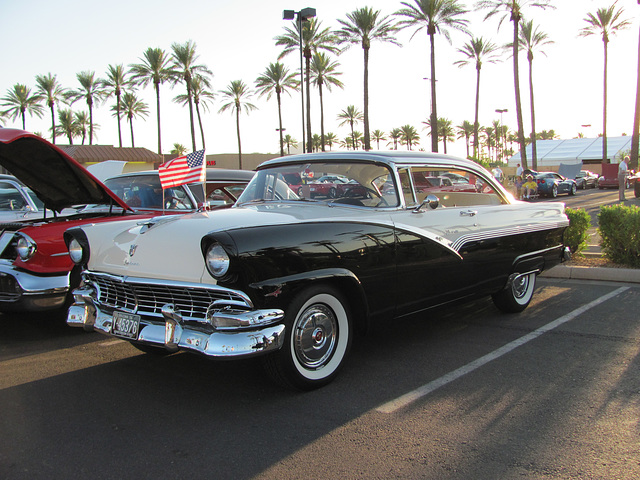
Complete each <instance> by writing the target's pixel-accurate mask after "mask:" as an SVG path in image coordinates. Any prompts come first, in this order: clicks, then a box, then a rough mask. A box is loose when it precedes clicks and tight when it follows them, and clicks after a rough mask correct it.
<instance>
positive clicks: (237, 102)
mask: <svg viewBox="0 0 640 480" xmlns="http://www.w3.org/2000/svg"><path fill="white" fill-rule="evenodd" d="M220 93H221V94H222V96H223V99H224V100H223V101H226V102H227V103H225V104H224V105H222V107H221V108H220V110H219V112H220V113H222V112H224V111H226V110H231V111H232V112H235V113H236V131H237V134H238V168H239V169H240V170H242V143H241V141H240V112H241V111H242V110H244V111H245V113H247V115H248V114H249V112H251V111H252V110H255V109H256V108H257V107H256V106H255V105H253V104H251V103H249V102H248V101H247V100H248V99H249V98H251V91H250V90H249V89H248V88H247V86H246V85H245V83H244V82H243V81H242V80H232V81H231V83H230V84H229V86H228V87H227V89H226V90H222V91H221V92H220Z"/></svg>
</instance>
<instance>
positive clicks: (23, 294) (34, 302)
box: [0, 263, 69, 311]
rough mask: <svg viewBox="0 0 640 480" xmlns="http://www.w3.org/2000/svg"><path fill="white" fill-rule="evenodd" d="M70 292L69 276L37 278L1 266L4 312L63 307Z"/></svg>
mask: <svg viewBox="0 0 640 480" xmlns="http://www.w3.org/2000/svg"><path fill="white" fill-rule="evenodd" d="M67 292H69V273H68V272H65V273H64V274H62V275H53V276H43V275H34V274H32V273H30V272H26V271H24V270H18V269H17V268H15V267H14V266H13V265H8V264H5V263H0V310H7V309H9V310H13V309H16V310H26V311H39V310H48V309H53V308H57V307H61V306H62V305H63V304H64V302H65V299H66V296H67Z"/></svg>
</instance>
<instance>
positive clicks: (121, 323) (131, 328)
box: [111, 312, 140, 340]
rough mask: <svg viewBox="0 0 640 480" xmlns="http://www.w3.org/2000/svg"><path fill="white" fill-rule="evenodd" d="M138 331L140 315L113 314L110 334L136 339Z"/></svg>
mask: <svg viewBox="0 0 640 480" xmlns="http://www.w3.org/2000/svg"><path fill="white" fill-rule="evenodd" d="M139 330H140V315H134V314H132V313H125V312H113V325H112V326H111V333H112V334H113V335H116V336H118V337H124V338H132V339H134V340H135V339H137V338H138V331H139Z"/></svg>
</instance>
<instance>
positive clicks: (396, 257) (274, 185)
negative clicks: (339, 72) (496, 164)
mask: <svg viewBox="0 0 640 480" xmlns="http://www.w3.org/2000/svg"><path fill="white" fill-rule="evenodd" d="M449 173H455V174H457V175H462V176H464V177H466V178H468V180H469V183H470V184H472V185H478V186H479V187H478V189H472V191H455V190H446V189H445V190H440V191H438V190H435V191H434V190H433V189H427V190H425V189H422V188H420V187H418V186H417V185H416V182H415V181H414V179H415V178H421V177H442V176H446V175H447V174H449ZM330 176H335V177H337V178H340V179H341V184H342V185H346V186H347V187H348V188H341V189H336V190H335V191H333V192H332V194H331V195H329V194H328V193H327V195H326V196H321V195H319V194H318V193H317V192H318V191H319V190H317V189H316V190H315V191H316V194H315V195H313V196H312V195H311V194H310V192H311V191H313V189H314V179H319V178H325V179H326V178H327V177H330ZM345 179H347V180H346V181H345ZM478 190H479V191H478ZM326 191H327V192H328V191H329V189H326ZM337 192H338V193H337ZM568 224H569V221H568V219H567V217H566V215H565V213H564V204H562V203H559V202H538V203H525V202H520V201H517V200H515V199H514V198H513V196H512V195H511V194H509V193H508V192H506V191H505V190H504V188H503V187H502V186H501V185H500V184H499V183H497V182H496V181H495V180H494V178H493V177H492V176H491V174H490V173H489V172H487V171H486V170H485V169H484V168H482V167H481V166H479V165H478V164H476V163H473V162H471V161H467V160H461V159H457V158H454V157H450V156H444V155H437V154H423V153H414V152H375V153H374V152H369V153H366V152H347V153H345V152H331V153H319V154H308V155H297V156H290V157H285V158H279V159H274V160H270V161H267V162H265V163H263V164H262V165H260V166H259V167H258V169H257V173H256V175H255V176H254V178H253V179H252V180H251V182H250V183H249V185H248V186H247V188H246V189H245V191H244V192H243V193H242V195H241V196H240V198H239V199H238V202H237V203H236V205H235V206H234V207H232V208H230V209H227V210H223V211H217V212H215V211H214V212H200V213H194V214H188V215H185V216H180V217H158V218H153V219H150V220H143V221H135V220H132V221H124V222H119V223H117V224H96V225H93V226H82V227H79V228H74V229H70V230H68V231H67V232H66V233H65V241H66V243H67V246H68V248H69V253H70V256H71V258H72V260H73V261H74V262H75V263H76V264H77V265H78V266H79V267H81V268H82V279H83V281H82V284H81V286H80V287H79V288H78V289H77V290H76V291H75V295H74V297H75V303H74V304H73V305H72V306H71V308H70V309H69V312H68V316H67V323H68V324H69V325H72V326H79V327H84V328H85V329H87V330H96V331H98V332H101V333H104V334H107V335H112V336H115V337H120V338H124V339H126V340H128V341H130V342H131V343H132V344H133V345H134V346H136V347H138V348H139V349H141V350H143V351H147V352H156V353H170V352H175V351H178V350H186V351H191V352H197V353H200V354H203V355H206V356H209V357H212V358H218V359H229V358H238V357H247V356H252V355H262V357H263V360H264V364H265V366H266V370H267V372H269V373H270V374H271V375H272V376H273V378H274V379H276V380H278V381H279V382H280V383H283V384H285V385H288V386H292V387H295V388H299V389H313V388H317V387H319V386H322V385H324V384H326V383H328V382H330V381H331V380H333V379H334V377H335V376H336V374H337V373H338V371H339V370H340V368H341V366H342V365H343V364H344V361H345V358H346V356H347V353H348V352H349V348H350V345H351V343H352V339H353V336H354V333H355V331H357V330H359V329H364V328H365V327H366V326H367V324H368V323H369V322H372V321H374V320H375V321H385V322H393V321H395V320H398V319H399V318H401V317H406V316H408V315H414V314H419V313H422V312H424V311H425V310H427V309H429V308H432V307H435V306H439V305H445V304H448V303H450V302H454V301H459V300H461V299H469V298H473V297H477V296H478V295H491V296H492V298H493V300H494V303H495V305H496V306H497V307H498V308H499V309H500V310H503V311H506V312H518V311H521V310H523V309H524V308H525V307H526V306H527V305H528V304H529V302H530V301H531V298H532V296H533V291H534V287H535V282H536V276H537V275H538V274H539V273H540V272H542V271H543V270H544V269H548V268H550V267H552V266H554V265H556V264H558V263H560V262H561V261H563V259H564V258H566V256H567V255H568V251H567V249H566V248H565V247H564V245H563V233H564V230H565V228H566V227H567V226H568Z"/></svg>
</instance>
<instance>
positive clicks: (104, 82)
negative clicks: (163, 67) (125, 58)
mask: <svg viewBox="0 0 640 480" xmlns="http://www.w3.org/2000/svg"><path fill="white" fill-rule="evenodd" d="M98 81H99V82H100V85H101V86H102V87H103V88H104V90H105V95H104V98H105V99H107V98H109V97H111V96H114V97H116V105H115V107H116V108H115V111H116V115H114V116H115V117H117V119H118V142H119V145H120V148H122V130H121V129H120V109H121V103H120V100H121V96H122V91H123V90H124V89H126V88H129V87H130V86H131V81H130V80H129V79H127V75H126V73H125V71H124V67H123V66H122V64H119V65H109V66H108V67H107V78H105V79H100V80H98Z"/></svg>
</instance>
